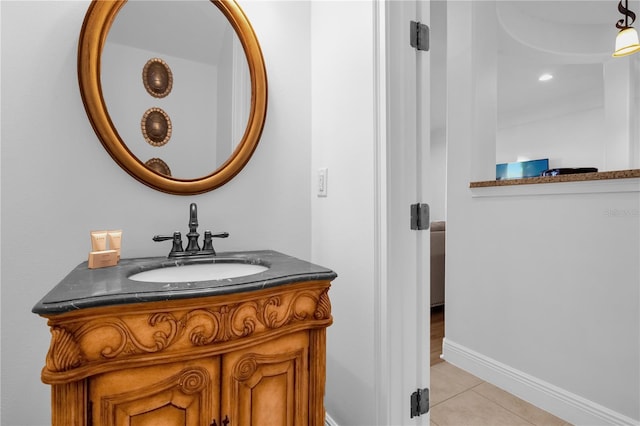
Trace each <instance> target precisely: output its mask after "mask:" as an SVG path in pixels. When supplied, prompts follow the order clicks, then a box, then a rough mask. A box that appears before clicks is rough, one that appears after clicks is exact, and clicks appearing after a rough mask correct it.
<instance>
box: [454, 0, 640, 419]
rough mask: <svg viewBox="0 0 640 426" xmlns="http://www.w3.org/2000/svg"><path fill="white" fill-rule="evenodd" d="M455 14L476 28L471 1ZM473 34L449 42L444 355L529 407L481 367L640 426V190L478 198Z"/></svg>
mask: <svg viewBox="0 0 640 426" xmlns="http://www.w3.org/2000/svg"><path fill="white" fill-rule="evenodd" d="M449 7H450V9H449V17H450V19H451V17H453V19H455V22H453V21H450V22H449V24H450V25H452V24H454V23H455V25H462V26H464V27H467V26H468V27H469V28H471V11H472V6H471V2H450V3H449ZM478 30H480V29H478ZM474 36H475V35H474V32H472V31H458V32H455V33H450V37H449V40H448V47H449V58H448V70H449V73H448V78H449V80H448V102H449V106H448V120H449V130H448V131H449V133H448V141H447V143H448V152H447V155H448V170H447V188H448V190H447V199H448V214H447V258H446V268H447V277H446V301H447V304H446V309H447V322H446V330H445V336H446V341H447V342H448V343H449V349H451V348H452V347H454V346H455V347H456V348H458V349H461V351H462V352H463V353H465V354H466V357H465V356H458V355H459V352H460V351H458V352H456V353H454V351H452V350H448V349H447V347H446V346H447V344H446V343H447V342H445V359H449V360H452V361H454V362H458V363H460V364H461V365H462V366H463V367H464V368H467V369H470V370H472V372H476V373H477V374H480V375H481V376H484V378H485V379H487V380H489V381H493V382H496V383H499V384H500V385H502V386H506V387H507V388H508V389H507V390H510V391H512V392H515V393H518V394H520V395H521V396H523V397H525V398H527V399H532V398H533V399H535V398H536V397H537V396H540V394H539V393H536V391H535V390H534V389H525V390H524V391H522V387H521V388H518V387H517V386H513V385H514V382H513V381H509V380H503V379H504V376H502V375H501V374H498V373H497V372H496V371H497V370H495V369H494V370H491V369H487V368H484V367H485V366H486V364H482V362H481V361H486V363H489V364H491V363H492V365H493V366H495V367H496V368H497V367H498V366H499V367H500V368H501V369H502V370H501V371H510V372H516V373H517V374H519V375H520V377H522V378H527V380H529V379H530V382H528V383H534V384H535V383H543V384H545V386H547V387H548V389H554V390H557V391H558V395H560V396H566V397H567V398H569V400H571V401H579V402H581V403H584V407H592V408H593V410H595V411H597V412H598V413H599V414H602V413H606V414H607V415H610V419H615V421H616V422H619V423H623V422H626V424H634V422H635V424H637V423H638V421H640V402H639V401H640V366H639V361H638V360H639V359H640V316H639V315H640V289H639V285H638V284H639V282H640V268H639V266H638V265H639V262H638V260H639V259H640V182H638V179H636V180H633V181H631V182H628V183H627V185H626V189H627V190H628V189H629V188H631V192H615V193H610V192H598V191H601V190H605V191H606V190H607V189H606V188H608V187H609V186H610V184H609V183H600V184H597V183H588V182H582V183H578V184H575V185H574V186H570V187H566V186H565V187H564V188H567V189H566V191H565V192H567V193H564V194H545V191H546V192H552V191H554V189H553V188H552V187H553V186H554V185H562V184H547V185H548V187H546V188H547V189H546V190H545V186H544V185H539V186H536V187H537V188H541V189H538V190H537V192H538V194H537V195H534V194H531V195H524V194H525V193H526V192H530V188H529V189H527V188H524V187H523V188H521V191H522V192H521V193H518V190H517V189H515V190H514V189H505V190H504V191H502V189H504V188H502V189H500V188H494V189H492V190H490V191H484V190H478V191H474V192H472V191H471V190H470V189H469V181H470V180H473V178H472V173H471V170H472V169H473V167H474V166H473V163H474V162H475V161H477V159H476V158H474V157H472V152H473V151H477V150H478V149H490V147H484V146H477V144H478V143H479V140H478V139H477V138H476V137H475V134H476V131H475V130H476V129H474V127H473V126H474V122H476V123H478V122H482V119H483V116H482V111H478V110H475V111H474V110H473V109H472V108H470V107H469V105H474V104H476V105H478V104H482V99H478V98H474V93H477V92H476V91H475V84H476V83H477V82H476V80H475V79H474V76H475V75H476V74H475V72H477V70H476V69H475V67H477V66H478V63H479V62H477V61H476V58H475V53H474V51H473V49H472V40H473V37H474ZM474 117H475V120H474ZM576 143H578V142H577V141H576ZM621 185H623V183H619V185H618V186H617V187H620V186H621ZM549 186H550V187H549ZM557 188H562V187H556V190H555V192H557ZM590 189H593V190H590ZM489 194H492V195H491V196H481V195H489ZM507 194H514V195H511V196H507ZM473 195H476V196H478V195H480V196H479V197H474V196H473ZM509 386H513V387H512V388H509ZM524 387H525V388H526V386H524ZM535 402H536V403H537V404H541V405H543V408H546V409H548V410H550V411H552V412H555V413H556V414H558V415H560V416H561V417H563V418H564V419H565V420H567V421H570V422H574V423H576V424H594V421H593V417H589V415H587V414H585V413H584V412H581V411H580V410H577V409H573V408H575V407H573V408H572V407H570V406H568V405H567V404H564V403H562V401H559V400H557V399H556V400H554V399H553V398H550V399H547V400H542V399H538V400H536V401H535ZM605 423H606V422H602V421H601V422H598V423H595V424H605ZM608 424H611V423H608Z"/></svg>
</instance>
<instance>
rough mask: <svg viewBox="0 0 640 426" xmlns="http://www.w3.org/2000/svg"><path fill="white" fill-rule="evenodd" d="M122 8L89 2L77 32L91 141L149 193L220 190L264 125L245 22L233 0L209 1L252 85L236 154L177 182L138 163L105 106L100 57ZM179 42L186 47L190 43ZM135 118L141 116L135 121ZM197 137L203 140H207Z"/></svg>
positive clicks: (253, 44) (259, 69)
mask: <svg viewBox="0 0 640 426" xmlns="http://www.w3.org/2000/svg"><path fill="white" fill-rule="evenodd" d="M126 3H127V1H126V0H92V2H91V4H90V6H89V8H88V10H87V13H86V15H85V19H84V23H83V25H82V30H81V32H80V39H79V43H78V82H79V85H80V93H81V96H82V101H83V103H84V107H85V110H86V112H87V116H88V117H89V121H90V122H91V125H92V126H93V129H94V130H95V132H96V135H97V136H98V138H99V140H100V142H101V143H102V145H103V146H104V148H105V149H106V151H107V152H108V153H109V155H111V157H112V158H113V159H114V160H115V162H116V163H117V164H118V165H119V166H120V167H122V168H123V169H124V170H125V171H126V172H127V173H129V174H130V175H131V176H133V177H134V178H135V179H137V180H138V181H140V182H142V183H144V184H145V185H148V186H149V187H151V188H154V189H157V190H159V191H162V192H166V193H170V194H177V195H193V194H201V193H204V192H208V191H211V190H213V189H215V188H217V187H219V186H221V185H224V184H225V183H227V182H228V181H229V180H231V179H232V178H233V177H234V176H235V175H236V174H238V173H239V172H240V170H242V168H243V167H244V166H245V165H246V164H247V162H248V161H249V159H250V158H251V156H252V154H253V152H254V151H255V148H256V146H257V144H258V142H259V140H260V136H261V134H262V129H263V127H264V123H265V119H266V110H267V76H266V68H265V64H264V59H263V56H262V50H261V48H260V44H259V43H258V39H257V37H256V35H255V33H254V31H253V28H252V26H251V24H250V22H249V20H248V19H247V17H246V15H245V14H244V12H243V11H242V9H241V8H240V6H239V5H238V4H237V3H236V2H235V1H234V0H211V3H213V5H215V7H217V9H218V10H219V11H220V12H221V13H222V14H223V15H224V16H225V17H226V19H227V21H228V22H229V24H230V25H231V26H232V27H233V29H234V30H235V33H236V35H237V37H238V38H239V40H240V43H241V45H242V49H243V50H244V55H245V56H246V61H247V64H248V68H249V70H248V71H249V79H250V85H251V94H250V97H251V99H250V106H249V113H248V120H247V123H246V127H245V128H244V134H242V137H241V139H240V141H232V142H234V143H237V145H234V146H235V148H233V151H232V153H231V155H230V156H229V157H228V158H227V159H226V160H223V161H220V163H221V165H219V166H213V167H212V169H214V170H211V172H208V173H207V174H205V175H204V176H201V177H195V178H194V177H188V178H180V177H175V176H170V175H165V174H163V173H162V172H161V170H162V169H159V168H157V167H149V166H148V164H145V160H146V159H144V158H138V157H136V155H135V154H133V153H132V150H131V148H130V147H129V146H127V141H125V140H123V138H122V136H121V133H120V132H119V131H118V129H117V128H116V125H115V124H114V120H112V117H111V115H110V114H109V111H108V107H107V105H108V104H107V102H105V98H104V93H103V87H102V79H101V78H102V76H101V70H102V68H103V67H102V53H103V49H104V47H105V42H106V40H107V36H108V35H109V31H110V29H111V27H112V25H113V23H114V20H115V19H116V17H117V15H118V13H119V12H120V11H121V9H122V8H123V6H125V4H126ZM142 3H146V2H142ZM184 3H185V7H188V4H189V2H184ZM213 5H212V7H214V6H213ZM184 42H185V43H188V42H189V40H185V41H184ZM138 78H139V77H138ZM174 80H175V76H174ZM174 84H176V83H175V82H174ZM139 117H140V115H138V118H137V119H138V120H139V119H140V118H139ZM138 122H139V121H138ZM202 137H203V139H206V137H207V135H202ZM196 155H197V154H196ZM147 163H148V162H147ZM172 169H173V168H172Z"/></svg>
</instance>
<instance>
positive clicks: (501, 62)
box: [496, 0, 623, 126]
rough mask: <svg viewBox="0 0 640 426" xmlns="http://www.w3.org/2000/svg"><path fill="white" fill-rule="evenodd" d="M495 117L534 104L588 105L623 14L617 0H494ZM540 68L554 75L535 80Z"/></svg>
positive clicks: (598, 93)
mask: <svg viewBox="0 0 640 426" xmlns="http://www.w3.org/2000/svg"><path fill="white" fill-rule="evenodd" d="M496 4H497V19H498V33H497V37H498V118H499V126H500V125H501V122H500V118H504V117H507V116H510V117H512V118H513V116H514V115H517V114H518V113H520V114H521V115H524V114H529V115H531V116H532V117H533V116H535V114H532V110H534V109H536V108H538V109H540V108H550V107H551V106H553V107H557V106H558V105H559V104H563V105H565V106H566V108H592V107H594V106H601V105H602V103H603V94H604V75H603V64H605V63H606V62H608V61H611V60H616V59H613V58H612V57H611V53H612V52H613V44H614V40H615V36H616V34H617V31H618V30H617V29H616V28H615V23H616V21H617V20H618V19H620V18H621V17H622V16H623V15H621V14H620V13H619V12H618V10H617V2H615V1H611V0H607V1H602V0H600V1H597V0H592V1H591V0H587V1H577V0H564V1H532V0H529V1H523V0H515V1H498V2H497V3H496ZM542 73H550V74H552V75H553V79H552V80H550V81H546V82H540V81H538V77H539V76H540V75H541V74H542Z"/></svg>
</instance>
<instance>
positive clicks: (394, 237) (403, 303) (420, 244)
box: [378, 0, 430, 425]
mask: <svg viewBox="0 0 640 426" xmlns="http://www.w3.org/2000/svg"><path fill="white" fill-rule="evenodd" d="M384 5H385V6H384V7H385V9H384V12H381V14H383V15H384V16H385V19H384V31H383V32H384V33H385V36H384V40H383V41H381V44H382V45H383V46H384V48H383V49H381V55H382V56H384V57H385V61H384V62H385V63H386V69H385V70H384V73H385V78H384V82H385V84H386V92H385V94H384V97H385V99H384V102H382V104H384V105H386V111H384V113H385V114H386V126H387V128H386V132H385V135H386V143H385V144H384V147H385V149H386V151H385V154H386V162H385V163H386V194H385V200H386V220H385V224H386V230H385V232H384V233H383V235H385V236H386V244H384V246H385V247H386V253H385V255H386V258H387V262H386V267H387V270H386V274H385V276H386V283H385V284H386V285H384V286H383V289H384V290H385V291H386V294H385V295H384V296H386V306H385V307H386V319H387V320H386V325H387V328H386V330H383V332H382V340H383V341H384V342H385V343H386V353H385V356H387V357H388V364H387V365H388V368H389V371H388V372H386V380H388V390H389V395H388V398H387V401H388V405H387V406H386V407H381V408H379V410H380V413H379V417H378V418H379V420H380V421H379V424H388V425H429V415H428V413H427V414H424V415H421V416H417V417H411V405H410V399H411V394H412V393H413V392H416V391H417V390H418V389H424V388H428V387H429V378H430V374H429V362H430V360H429V355H430V352H429V346H430V340H429V339H430V285H429V283H430V263H429V261H430V258H429V256H430V231H429V230H421V231H420V230H412V229H411V227H410V206H411V205H412V204H415V203H429V190H428V189H429V182H428V169H427V167H428V165H429V161H430V109H429V104H430V102H429V92H430V88H429V80H430V79H429V70H430V61H429V55H430V54H429V52H428V51H419V50H417V49H415V48H413V47H412V46H411V45H410V22H411V21H416V22H421V23H424V24H427V25H429V17H430V14H429V5H430V2H429V1H423V0H406V1H403V0H390V1H386V2H384ZM383 243H384V242H383ZM385 333H386V334H385ZM383 349H385V348H383ZM383 377H385V376H383ZM385 416H386V418H385Z"/></svg>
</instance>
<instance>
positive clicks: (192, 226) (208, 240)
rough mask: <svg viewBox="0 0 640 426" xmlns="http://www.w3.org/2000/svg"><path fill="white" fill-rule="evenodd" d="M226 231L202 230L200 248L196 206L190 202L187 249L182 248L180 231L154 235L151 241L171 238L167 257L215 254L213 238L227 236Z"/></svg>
mask: <svg viewBox="0 0 640 426" xmlns="http://www.w3.org/2000/svg"><path fill="white" fill-rule="evenodd" d="M228 236H229V233H228V232H219V233H216V234H213V233H211V231H204V240H203V246H202V249H201V248H200V245H199V244H198V238H199V237H200V234H198V206H197V205H196V203H191V206H189V233H188V234H187V238H188V239H189V242H188V243H187V249H186V250H185V249H183V248H182V234H180V232H174V233H173V235H172V236H167V235H156V236H155V237H153V241H167V240H172V241H173V246H172V247H171V251H170V252H169V257H170V258H172V257H190V256H215V255H216V251H215V249H214V248H213V238H227V237H228Z"/></svg>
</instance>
